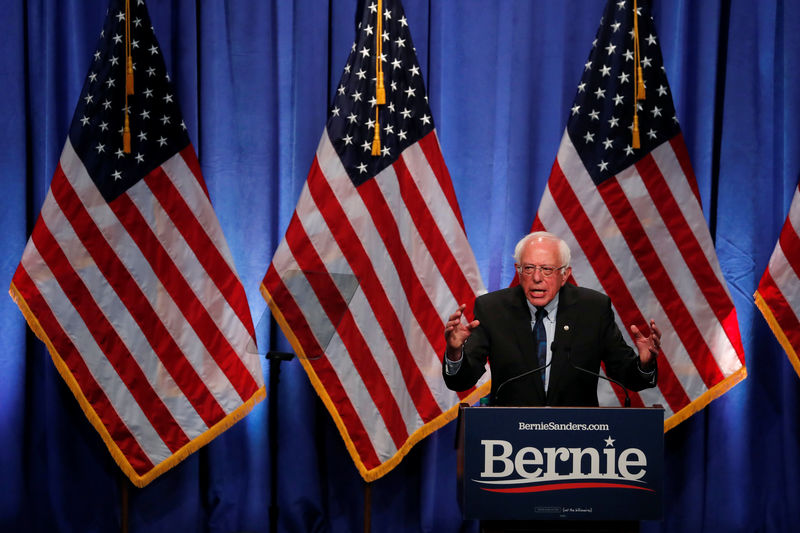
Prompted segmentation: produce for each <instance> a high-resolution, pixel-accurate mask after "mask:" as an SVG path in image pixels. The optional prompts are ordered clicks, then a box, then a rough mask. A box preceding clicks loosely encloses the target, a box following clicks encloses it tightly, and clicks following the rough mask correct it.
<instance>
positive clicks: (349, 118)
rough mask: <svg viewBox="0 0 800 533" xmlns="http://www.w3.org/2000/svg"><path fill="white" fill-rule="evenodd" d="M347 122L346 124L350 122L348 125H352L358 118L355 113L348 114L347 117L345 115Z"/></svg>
mask: <svg viewBox="0 0 800 533" xmlns="http://www.w3.org/2000/svg"><path fill="white" fill-rule="evenodd" d="M347 120H348V122H350V124H353V123H354V122H355V121H356V120H358V117H357V116H356V114H355V113H350V114H349V115H347Z"/></svg>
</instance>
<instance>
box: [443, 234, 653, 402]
mask: <svg viewBox="0 0 800 533" xmlns="http://www.w3.org/2000/svg"><path fill="white" fill-rule="evenodd" d="M514 261H515V267H516V269H517V273H518V275H519V285H518V286H516V287H511V288H507V289H501V290H498V291H494V292H491V293H488V294H484V295H483V296H480V297H478V298H477V299H476V300H475V320H473V321H472V322H469V323H466V322H465V321H462V314H463V311H464V308H465V306H464V305H463V304H462V305H461V306H459V308H458V310H457V311H456V312H455V313H453V314H452V315H451V316H450V318H449V319H448V322H447V324H446V326H445V338H446V340H447V353H446V357H445V360H444V363H443V368H442V374H443V376H444V381H445V384H446V385H447V387H448V388H450V389H452V390H457V391H461V390H466V389H469V388H470V387H472V386H473V385H475V383H476V382H477V380H478V379H479V378H480V376H481V375H482V374H483V373H484V371H485V364H486V360H487V359H488V360H489V366H490V368H491V372H492V394H491V398H492V404H493V405H518V406H544V405H552V406H597V405H598V400H597V377H596V376H595V375H592V373H594V374H597V373H598V372H599V371H600V362H601V361H602V362H604V363H605V371H606V373H607V375H608V376H609V377H611V378H613V379H615V380H618V381H620V382H622V383H623V384H624V385H625V386H626V387H627V388H628V389H631V390H637V391H638V390H642V389H645V388H648V387H653V386H655V384H656V379H657V373H658V372H657V366H656V357H657V355H658V352H659V350H660V346H661V332H660V331H659V329H658V328H657V327H656V325H655V322H654V321H653V320H651V321H650V330H651V335H650V336H645V335H644V334H643V333H642V332H641V331H640V330H639V329H638V328H637V327H636V326H635V325H632V326H631V333H632V334H633V340H634V344H635V345H636V351H634V350H633V349H631V348H630V346H628V345H627V344H626V343H625V340H624V339H623V337H622V334H621V332H620V331H619V328H617V325H616V322H615V321H614V312H613V310H612V309H611V300H610V299H609V298H608V297H607V296H606V295H604V294H602V293H600V292H597V291H594V290H591V289H587V288H582V287H576V286H574V285H572V284H568V283H566V282H567V279H568V278H569V276H570V274H571V272H572V269H571V267H570V264H569V262H570V251H569V247H568V246H567V244H566V243H565V242H564V241H563V240H561V239H559V238H558V237H556V236H555V235H553V234H551V233H547V232H535V233H531V234H529V235H526V236H525V237H524V238H523V239H522V240H520V242H519V243H517V246H516V248H515V250H514ZM637 352H638V354H637ZM537 369H538V370H537Z"/></svg>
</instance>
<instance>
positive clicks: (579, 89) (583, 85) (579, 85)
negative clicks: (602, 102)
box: [578, 82, 586, 93]
mask: <svg viewBox="0 0 800 533" xmlns="http://www.w3.org/2000/svg"><path fill="white" fill-rule="evenodd" d="M584 90H586V82H581V83H580V84H578V92H579V93H582V92H583V91H584Z"/></svg>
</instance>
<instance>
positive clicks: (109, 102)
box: [103, 99, 111, 109]
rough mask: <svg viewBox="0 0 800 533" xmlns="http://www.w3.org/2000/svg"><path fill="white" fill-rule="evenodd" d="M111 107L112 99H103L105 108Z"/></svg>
mask: <svg viewBox="0 0 800 533" xmlns="http://www.w3.org/2000/svg"><path fill="white" fill-rule="evenodd" d="M110 107H111V100H108V99H106V100H104V101H103V109H108V108H110Z"/></svg>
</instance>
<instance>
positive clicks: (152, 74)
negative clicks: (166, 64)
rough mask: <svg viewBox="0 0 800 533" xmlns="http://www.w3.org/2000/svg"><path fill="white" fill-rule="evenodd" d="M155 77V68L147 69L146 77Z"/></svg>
mask: <svg viewBox="0 0 800 533" xmlns="http://www.w3.org/2000/svg"><path fill="white" fill-rule="evenodd" d="M155 75H156V68H155V67H150V68H149V69H147V76H148V77H150V76H155Z"/></svg>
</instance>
